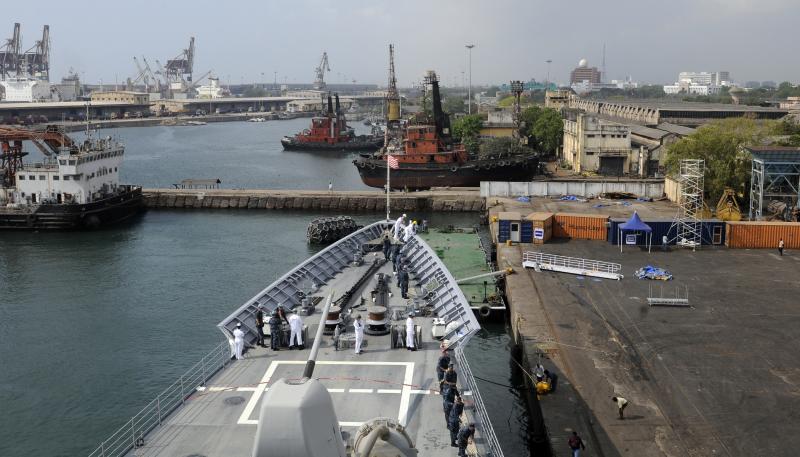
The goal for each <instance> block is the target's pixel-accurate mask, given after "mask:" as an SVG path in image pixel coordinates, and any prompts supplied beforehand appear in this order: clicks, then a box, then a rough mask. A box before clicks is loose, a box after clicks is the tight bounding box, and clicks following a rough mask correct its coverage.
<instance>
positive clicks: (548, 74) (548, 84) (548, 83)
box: [544, 59, 553, 90]
mask: <svg viewBox="0 0 800 457" xmlns="http://www.w3.org/2000/svg"><path fill="white" fill-rule="evenodd" d="M545 62H547V79H545V80H544V86H545V87H544V90H548V89H550V64H551V63H552V62H553V61H552V60H550V59H547V60H545Z"/></svg>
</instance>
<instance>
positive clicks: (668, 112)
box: [569, 95, 789, 127]
mask: <svg viewBox="0 0 800 457" xmlns="http://www.w3.org/2000/svg"><path fill="white" fill-rule="evenodd" d="M569 108H573V109H578V110H581V111H584V112H587V113H592V114H597V115H599V116H600V117H604V118H607V119H611V120H616V121H620V122H626V123H635V124H642V125H648V126H654V125H657V124H660V123H662V122H668V123H671V124H678V125H683V126H689V127H697V126H699V125H703V124H706V123H708V122H711V121H714V120H718V119H727V118H732V117H750V118H753V119H780V118H782V117H784V116H786V115H787V114H788V113H789V110H788V109H780V108H773V107H761V106H748V105H729V104H723V103H695V102H674V101H664V100H652V101H628V100H623V101H609V100H590V99H582V98H579V97H577V96H575V95H573V96H571V97H570V99H569Z"/></svg>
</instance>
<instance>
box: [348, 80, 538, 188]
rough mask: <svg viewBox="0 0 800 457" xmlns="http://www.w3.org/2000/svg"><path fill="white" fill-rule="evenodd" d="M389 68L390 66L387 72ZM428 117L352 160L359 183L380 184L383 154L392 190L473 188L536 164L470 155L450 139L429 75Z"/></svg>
mask: <svg viewBox="0 0 800 457" xmlns="http://www.w3.org/2000/svg"><path fill="white" fill-rule="evenodd" d="M393 68H394V66H393V65H392V66H391V67H390V72H391V71H392V69H393ZM425 83H426V85H427V86H429V87H430V91H431V92H430V93H431V100H432V116H427V115H423V116H421V119H420V120H417V121H416V122H411V123H410V124H409V125H408V126H407V127H406V128H405V131H404V132H401V138H399V139H398V138H395V139H393V140H392V141H389V143H390V144H388V145H387V146H386V147H385V148H384V149H383V150H382V151H380V152H379V153H376V154H372V155H362V156H360V157H359V158H358V159H356V160H354V161H353V164H354V165H355V166H356V167H357V168H358V173H359V175H360V176H361V180H362V181H363V182H364V184H366V185H368V186H372V187H378V188H383V187H385V185H386V176H387V173H386V167H387V162H388V161H387V156H392V157H393V159H394V161H395V163H396V164H397V166H396V167H393V168H392V170H391V171H390V173H391V177H390V186H391V187H392V188H393V189H404V188H405V189H428V188H431V187H437V186H456V187H475V186H479V185H480V182H481V181H503V180H507V181H527V180H528V179H530V178H531V177H532V176H533V174H534V172H535V170H536V167H537V165H538V159H537V158H536V157H534V156H531V155H528V156H522V155H516V156H511V155H508V156H507V157H471V156H470V155H469V154H468V153H467V151H466V149H465V147H464V145H463V144H461V143H460V142H456V141H454V140H453V137H452V135H451V132H450V118H449V116H448V115H447V113H445V112H444V110H443V109H442V102H441V96H440V94H439V78H438V77H437V76H436V73H435V72H433V71H429V72H428V74H427V76H426V77H425Z"/></svg>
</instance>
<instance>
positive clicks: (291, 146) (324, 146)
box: [281, 137, 384, 151]
mask: <svg viewBox="0 0 800 457" xmlns="http://www.w3.org/2000/svg"><path fill="white" fill-rule="evenodd" d="M383 141H384V140H383V138H377V137H371V138H369V137H368V138H364V139H355V140H353V141H341V142H338V143H326V142H323V141H297V140H296V139H294V138H289V137H284V138H282V139H281V145H283V149H285V150H287V151H371V150H372V151H374V150H377V149H379V148H380V147H381V146H383Z"/></svg>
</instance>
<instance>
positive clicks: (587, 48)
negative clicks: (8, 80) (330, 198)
mask: <svg viewBox="0 0 800 457" xmlns="http://www.w3.org/2000/svg"><path fill="white" fill-rule="evenodd" d="M3 12H4V14H3V15H2V16H3V17H4V21H3V22H1V23H0V37H2V38H3V39H5V38H8V37H10V36H11V31H12V28H13V23H14V22H20V23H22V33H23V46H24V47H26V48H27V47H30V46H33V44H34V41H35V40H36V39H38V37H39V36H40V35H41V28H42V25H43V24H49V25H50V31H51V37H52V57H51V64H52V65H51V66H52V69H51V74H52V76H51V80H53V81H57V80H60V78H61V76H63V75H65V74H66V73H67V71H68V70H69V69H70V68H74V69H75V70H76V71H78V72H79V74H83V75H84V79H85V80H86V81H87V82H90V83H96V82H98V81H99V80H100V79H102V80H103V82H104V83H113V82H114V80H115V79H117V80H119V81H120V82H122V81H124V79H125V78H126V77H134V76H135V75H136V67H135V65H134V63H133V59H132V57H133V56H134V55H135V56H142V55H144V56H146V57H147V58H148V59H149V60H150V61H151V63H153V61H154V60H155V59H159V60H160V61H161V62H162V63H165V61H166V60H167V59H168V58H171V57H174V56H175V55H177V54H178V53H179V52H180V50H181V49H183V48H185V47H186V46H187V44H188V41H189V36H195V38H196V46H197V51H196V57H195V73H196V74H201V73H204V72H206V71H207V70H212V69H213V70H214V72H215V73H216V74H217V75H218V76H220V78H221V79H223V81H225V80H227V79H228V78H230V80H232V82H233V83H234V84H235V83H239V82H241V81H245V82H251V81H257V80H261V78H262V76H261V75H262V73H263V74H264V77H263V79H264V80H266V81H269V82H271V81H272V80H273V78H274V72H277V73H278V80H279V82H283V81H284V80H286V81H289V82H312V81H313V78H314V68H315V67H316V66H317V64H318V63H319V59H320V57H321V55H322V52H323V51H327V52H328V56H329V58H330V66H331V69H332V71H331V72H330V73H328V74H327V77H326V79H327V80H328V82H343V81H345V80H347V81H351V80H353V79H355V80H357V81H358V82H365V83H377V84H381V85H385V81H386V71H387V65H388V64H387V61H388V44H389V43H394V44H395V49H396V59H395V60H396V66H397V74H398V80H399V83H400V84H401V85H402V86H408V85H410V84H412V83H414V82H416V81H419V80H420V79H421V78H422V76H423V74H424V72H425V70H428V69H434V70H436V71H437V72H438V73H439V75H440V79H441V80H442V81H443V82H444V84H445V85H448V86H449V85H453V84H455V83H457V84H459V85H460V84H462V72H464V71H465V70H466V67H467V59H466V52H465V48H464V45H465V44H467V43H474V44H475V48H474V49H473V51H472V53H473V54H472V80H473V83H474V84H486V83H502V82H506V81H508V80H509V79H529V78H536V79H537V80H544V79H545V78H546V76H547V71H548V68H547V67H548V65H547V64H546V63H545V61H546V60H548V59H551V60H552V64H551V65H550V79H551V80H554V81H558V82H564V81H567V80H568V78H569V72H570V70H571V69H572V68H574V67H575V66H576V65H577V62H578V61H579V60H580V59H581V58H586V59H587V60H588V61H589V64H590V65H592V66H594V65H596V66H598V68H599V67H600V64H601V56H602V48H603V43H605V44H606V68H607V74H608V78H607V79H612V78H613V79H621V78H624V77H626V76H627V75H630V76H631V77H632V78H633V79H634V80H638V81H643V82H650V83H671V82H674V81H675V80H676V78H677V74H678V72H679V71H683V70H686V71H717V70H728V71H730V72H731V76H732V78H733V79H734V80H735V81H738V82H745V81H748V80H759V81H763V80H775V81H784V80H789V81H793V82H795V83H797V82H800V58H798V41H797V30H798V27H800V25H798V24H800V0H669V1H659V0H608V1H606V2H602V1H596V0H595V1H591V0H572V1H570V2H560V1H557V0H549V1H540V0H518V1H514V0H485V1H476V0H419V1H418V0H395V1H392V2H388V1H381V0H371V1H362V0H338V1H336V0H330V1H326V0H286V1H274V0H261V1H227V2H224V1H205V0H203V1H192V2H185V1H181V0H161V1H149V0H137V1H134V2H111V1H96V2H95V1H80V0H78V1H63V0H57V1H56V0H39V1H35V2H23V1H13V2H12V1H9V2H8V4H7V5H5V7H4V8H3Z"/></svg>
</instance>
